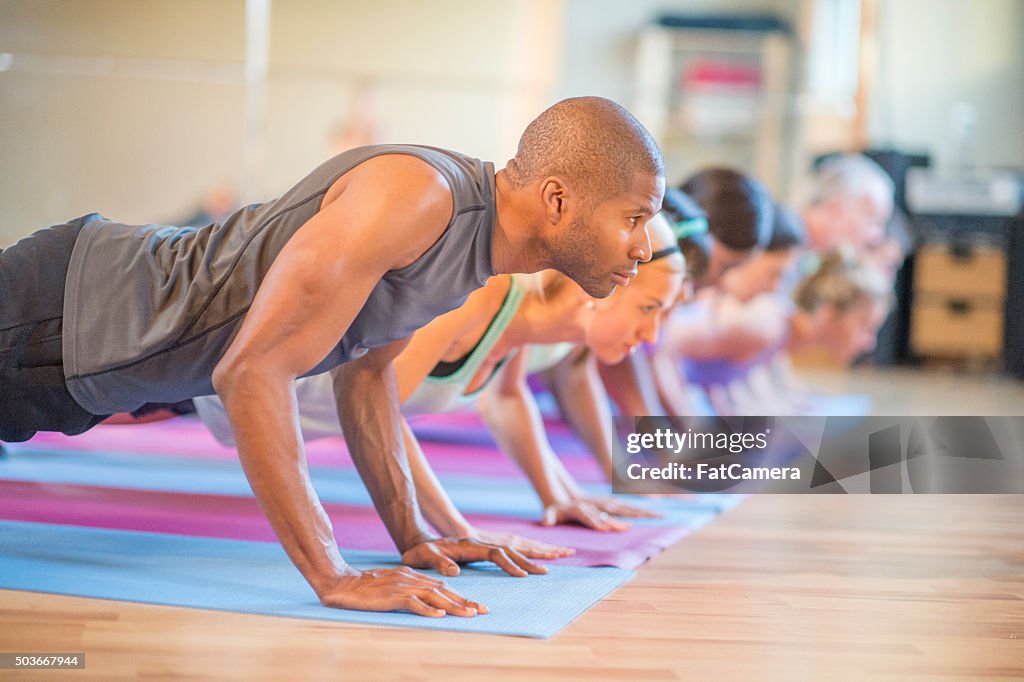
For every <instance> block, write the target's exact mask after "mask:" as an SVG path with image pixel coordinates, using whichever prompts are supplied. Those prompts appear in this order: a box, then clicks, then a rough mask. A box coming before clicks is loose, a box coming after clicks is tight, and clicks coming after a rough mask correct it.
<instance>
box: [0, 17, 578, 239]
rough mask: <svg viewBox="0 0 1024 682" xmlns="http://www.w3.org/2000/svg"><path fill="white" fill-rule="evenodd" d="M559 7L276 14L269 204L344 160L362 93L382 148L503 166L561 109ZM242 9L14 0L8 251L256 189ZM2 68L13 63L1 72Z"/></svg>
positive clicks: (8, 25) (263, 180) (2, 80)
mask: <svg viewBox="0 0 1024 682" xmlns="http://www.w3.org/2000/svg"><path fill="white" fill-rule="evenodd" d="M561 8H562V4H561V0H490V1H488V2H476V1H474V0H446V1H445V2H437V3H433V2H430V3H424V2H420V1H417V0H375V1H374V2H364V1H362V0H346V1H336V0H277V1H276V2H273V4H272V17H271V41H270V69H269V79H268V85H267V92H268V106H267V117H266V121H267V148H266V165H265V169H264V172H263V174H262V176H261V177H260V178H258V184H259V185H260V187H259V188H257V190H258V191H257V194H256V195H257V196H261V195H262V196H265V197H266V198H270V197H271V196H273V195H274V194H276V193H278V192H280V191H282V190H283V189H285V188H287V187H288V186H290V185H291V184H292V183H294V182H295V181H297V180H298V179H300V178H301V177H302V176H303V175H304V174H305V173H307V172H308V171H310V170H311V169H312V168H313V167H314V166H315V165H316V164H317V163H319V162H320V161H322V160H323V159H324V158H326V156H327V155H328V154H329V153H330V145H329V135H330V133H331V131H332V129H334V128H336V127H337V125H338V122H339V120H342V121H343V120H344V119H345V117H346V115H347V114H348V112H347V108H348V106H349V102H350V98H349V94H350V90H351V88H353V87H354V86H355V84H357V83H360V82H367V83H369V84H370V87H371V88H372V90H373V91H374V93H375V97H374V101H375V103H376V111H375V112H374V113H375V115H376V117H377V119H378V124H379V125H378V131H379V138H380V139H379V141H382V142H385V141H386V142H416V143H421V144H433V145H438V146H445V147H451V148H455V149H458V150H460V151H463V152H466V153H469V154H475V155H478V156H481V157H483V158H487V159H492V160H495V161H496V162H498V164H499V165H501V164H503V162H504V161H505V160H506V159H507V158H509V157H510V156H511V154H512V153H514V151H515V143H516V141H517V139H518V135H519V133H520V132H521V129H522V127H523V126H524V125H525V124H526V123H527V122H528V121H529V120H530V119H531V118H532V116H534V115H535V114H536V113H537V112H538V111H539V110H540V109H541V108H543V107H544V106H546V105H547V104H548V103H549V102H550V101H551V98H552V88H553V86H554V84H555V83H556V82H557V79H558V77H559V75H560V73H561V67H560V59H561V54H560V51H559V40H560V36H561V34H562V21H563V16H562V13H561V11H562V10H561ZM244 19H245V3H244V0H146V1H145V2H137V1H135V0H0V53H11V54H13V60H12V61H10V62H9V65H10V68H9V69H8V70H6V71H3V70H0V121H2V125H0V159H3V182H0V247H2V246H4V245H9V244H10V243H12V242H14V241H15V240H17V239H18V238H20V237H21V236H24V235H26V234H28V233H29V232H31V231H32V230H34V229H36V228H39V227H43V226H45V225H49V224H52V223H55V222H61V221H63V220H65V219H67V218H70V217H72V216H75V215H80V214H82V213H85V212H88V211H94V210H95V211H100V212H102V213H104V214H106V215H108V216H109V217H111V218H116V219H118V220H123V221H125V222H154V221H162V220H172V219H174V218H176V217H183V216H184V215H185V214H188V213H190V212H191V209H192V208H193V207H194V205H195V203H196V202H197V201H198V200H199V198H200V197H201V196H202V194H203V193H204V191H205V190H206V189H207V188H208V187H210V186H211V185H214V184H217V183H223V182H228V183H238V182H240V180H241V178H242V173H241V164H242V159H243V120H244V119H243V116H244V108H245V88H244V83H243V80H242V65H243V61H244V58H245V34H244V27H245V22H244ZM3 63H4V60H3V59H2V58H0V66H2V65H3Z"/></svg>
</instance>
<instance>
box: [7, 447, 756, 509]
mask: <svg viewBox="0 0 1024 682" xmlns="http://www.w3.org/2000/svg"><path fill="white" fill-rule="evenodd" d="M9 449H10V452H9V455H8V456H7V457H5V458H3V459H0V479H7V480H14V481H34V482H37V483H66V484H71V485H95V486H107V487H111V486H113V487H118V488H133V489H139V490H159V491H168V492H183V493H206V494H216V495H251V494H252V490H251V489H250V487H249V483H248V481H247V480H246V478H245V474H244V473H243V472H242V468H241V466H240V465H239V464H238V462H230V461H222V460H211V459H202V458H195V457H157V456H151V455H149V456H147V455H142V454H138V455H136V454H125V453H99V452H81V451H64V450H56V449H49V448H39V447H36V446H31V445H12V446H10V448H9ZM311 472H312V478H313V485H314V486H315V488H316V490H317V492H318V493H319V495H320V497H321V499H322V500H323V501H325V502H335V503H340V504H360V505H369V504H371V500H370V496H369V493H367V492H366V487H365V486H364V485H363V483H362V481H361V480H360V479H359V475H358V474H357V473H356V472H355V470H353V469H336V468H313V469H312V470H311ZM440 478H441V481H442V483H443V484H444V486H445V489H446V490H447V491H448V493H449V495H450V496H451V498H452V501H453V502H454V503H455V505H456V506H457V507H458V508H459V509H460V510H461V511H462V512H463V513H469V514H495V515H501V516H515V517H520V518H538V517H539V516H540V513H541V509H540V502H539V501H538V499H537V496H536V495H535V494H534V492H533V489H532V488H531V487H530V485H529V483H528V482H526V481H525V480H522V479H494V478H487V477H482V476H465V475H456V474H446V475H443V476H440ZM586 487H587V488H588V489H590V490H591V491H593V492H595V493H603V494H607V493H610V487H609V486H600V485H598V486H586ZM624 499H628V501H630V502H634V503H636V504H638V505H640V506H645V507H648V508H651V509H655V510H657V511H658V512H660V513H662V514H664V516H663V517H662V518H660V519H636V522H637V523H639V524H644V525H646V524H650V525H664V524H669V525H685V526H687V527H697V526H700V525H703V524H704V523H707V521H708V520H710V518H711V517H713V516H714V515H716V514H718V513H720V512H721V511H724V510H726V509H729V508H731V507H733V506H735V505H736V504H737V503H738V502H739V500H740V496H737V495H698V496H694V497H688V498H681V497H680V498H675V497H673V498H659V499H648V498H625V497H624Z"/></svg>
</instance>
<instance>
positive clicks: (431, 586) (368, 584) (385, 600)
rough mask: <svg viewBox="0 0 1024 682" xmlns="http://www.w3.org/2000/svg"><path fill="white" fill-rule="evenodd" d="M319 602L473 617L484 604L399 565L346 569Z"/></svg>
mask: <svg viewBox="0 0 1024 682" xmlns="http://www.w3.org/2000/svg"><path fill="white" fill-rule="evenodd" d="M320 603H321V604H323V605H324V606H329V607H331V608H335V609H355V610H357V611H409V612H411V613H414V614H416V615H418V616H426V617H428V618H440V617H441V616H445V615H452V616H462V617H465V618H472V617H473V616H475V615H477V614H478V613H487V607H486V606H484V605H483V604H478V603H477V602H473V601H469V600H468V599H466V598H465V597H463V596H462V595H460V594H458V593H457V592H455V591H453V590H450V589H448V588H447V587H445V585H444V583H443V582H441V581H440V580H436V579H434V578H431V577H429V576H425V575H423V574H422V573H417V572H416V571H414V570H412V569H409V568H406V567H405V566H402V567H401V568H375V569H371V570H368V571H359V570H356V569H349V572H347V573H346V574H345V575H343V576H341V577H340V578H338V579H337V580H336V581H335V582H334V583H333V584H332V585H331V586H330V587H328V588H326V589H324V590H323V591H321V593H320Z"/></svg>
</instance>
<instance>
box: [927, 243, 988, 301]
mask: <svg viewBox="0 0 1024 682" xmlns="http://www.w3.org/2000/svg"><path fill="white" fill-rule="evenodd" d="M914 289H915V291H916V292H919V293H930V294H949V295H952V296H956V297H970V296H990V297H992V298H999V299H1001V298H1003V297H1004V296H1005V295H1006V255H1005V254H1004V253H1003V252H1002V251H1001V250H1000V249H997V248H993V247H991V246H975V247H973V248H971V249H970V250H969V251H968V252H967V253H966V255H964V256H963V257H959V256H955V255H953V254H952V253H950V251H949V248H948V247H947V246H945V245H941V246H940V245H929V246H925V247H922V248H921V249H920V250H919V251H918V253H917V258H916V261H915V264H914Z"/></svg>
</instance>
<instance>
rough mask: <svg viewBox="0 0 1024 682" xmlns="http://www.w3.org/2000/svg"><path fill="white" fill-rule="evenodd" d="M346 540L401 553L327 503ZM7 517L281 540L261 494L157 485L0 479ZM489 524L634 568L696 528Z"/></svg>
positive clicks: (367, 512)
mask: <svg viewBox="0 0 1024 682" xmlns="http://www.w3.org/2000/svg"><path fill="white" fill-rule="evenodd" d="M325 509H326V510H327V513H328V515H329V516H330V517H331V521H332V523H333V524H334V532H335V537H336V538H337V540H338V544H339V546H341V547H343V548H347V549H360V550H373V551H385V552H394V551H395V547H394V544H393V543H392V542H391V539H390V538H389V536H388V534H387V532H386V530H385V528H384V525H383V524H382V523H381V521H380V519H379V518H378V517H377V514H376V512H375V511H374V510H373V509H372V508H370V507H362V506H355V505H345V504H327V505H325ZM0 518H2V519H6V520H11V521H31V522H37V523H55V524H64V525H74V526H88V527H95V528H109V529H116V530H135V531H147V532H154V533H156V532H158V533H173V534H178V535H190V536H200V537H215V538H225V539H238V540H262V541H268V542H270V541H275V540H276V538H275V536H274V532H273V530H272V529H271V528H270V525H269V523H268V522H267V520H266V518H265V517H264V516H263V513H262V512H261V510H260V508H259V505H258V504H257V503H256V500H255V499H253V498H250V497H237V496H231V495H200V494H185V493H168V492H151V491H140V490H128V489H121V488H106V487H94V486H75V485H53V484H43V483H27V482H19V481H0ZM468 518H469V521H470V522H471V523H473V524H474V525H476V526H478V527H479V528H482V529H487V530H493V531H502V532H507V533H516V534H518V535H521V536H523V537H527V538H531V539H536V540H541V541H544V542H548V543H551V544H557V545H565V546H569V547H573V548H574V549H576V550H577V552H576V554H575V555H574V556H571V557H566V558H564V559H559V560H557V561H554V562H552V563H556V564H561V565H568V566H616V567H619V568H626V569H633V568H636V567H637V566H639V565H640V564H642V563H643V562H644V561H646V560H647V559H649V558H650V557H652V556H654V555H656V554H658V553H660V552H661V551H663V550H664V549H665V548H667V547H668V546H670V545H672V544H673V543H675V542H676V541H678V540H679V539H680V538H682V537H683V536H685V535H686V534H687V533H689V532H690V529H688V528H685V527H681V526H657V527H656V526H634V527H633V528H632V529H630V530H628V531H626V532H624V533H599V532H596V531H592V530H587V529H584V528H580V527H571V526H556V527H553V528H545V527H542V526H540V525H537V524H535V523H533V522H531V521H528V520H523V519H514V518H507V517H499V516H488V515H469V516H468Z"/></svg>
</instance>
